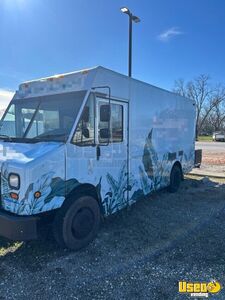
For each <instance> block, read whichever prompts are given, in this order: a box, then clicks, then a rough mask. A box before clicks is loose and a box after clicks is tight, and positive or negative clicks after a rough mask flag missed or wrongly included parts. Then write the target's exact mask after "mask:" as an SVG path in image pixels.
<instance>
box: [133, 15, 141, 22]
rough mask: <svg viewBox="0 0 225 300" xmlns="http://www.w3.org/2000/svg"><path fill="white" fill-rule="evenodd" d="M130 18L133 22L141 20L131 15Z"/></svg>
mask: <svg viewBox="0 0 225 300" xmlns="http://www.w3.org/2000/svg"><path fill="white" fill-rule="evenodd" d="M132 20H133V21H134V22H135V23H139V22H141V20H140V19H139V18H138V17H136V16H132Z"/></svg>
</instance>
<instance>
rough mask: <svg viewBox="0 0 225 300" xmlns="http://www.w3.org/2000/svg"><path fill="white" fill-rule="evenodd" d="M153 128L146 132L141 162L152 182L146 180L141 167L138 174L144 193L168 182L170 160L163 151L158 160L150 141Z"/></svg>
mask: <svg viewBox="0 0 225 300" xmlns="http://www.w3.org/2000/svg"><path fill="white" fill-rule="evenodd" d="M152 135H153V129H151V131H150V133H149V134H148V136H147V138H146V142H145V146H144V151H143V157H142V162H143V165H144V170H145V172H146V174H147V177H148V178H149V179H151V181H152V184H151V183H149V182H148V181H147V179H146V178H145V176H144V174H143V170H142V167H141V166H140V167H139V174H140V178H141V186H142V189H143V192H144V194H146V193H147V192H150V191H151V190H157V189H159V188H161V187H163V186H166V185H167V183H168V178H169V176H168V172H169V170H170V168H171V163H172V162H171V161H170V160H169V155H168V153H165V154H164V155H163V157H162V159H161V160H160V159H159V158H158V155H157V152H156V150H155V148H154V145H153V143H152Z"/></svg>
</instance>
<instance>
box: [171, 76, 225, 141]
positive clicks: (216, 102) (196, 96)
mask: <svg viewBox="0 0 225 300" xmlns="http://www.w3.org/2000/svg"><path fill="white" fill-rule="evenodd" d="M173 91H174V92H176V93H178V94H180V95H182V96H185V97H187V98H190V99H192V100H194V101H195V103H196V110H197V112H196V138H197V137H198V133H199V132H200V131H201V129H202V127H203V125H204V123H205V122H206V120H207V118H208V117H209V115H210V113H211V112H212V111H213V109H214V108H215V107H216V106H218V107H220V104H221V103H222V102H224V101H225V88H224V87H223V86H221V85H217V86H213V85H211V83H210V78H209V76H208V75H200V76H198V77H197V78H195V79H194V80H192V81H189V82H187V83H185V82H184V80H182V79H179V80H176V81H175V84H174V89H173Z"/></svg>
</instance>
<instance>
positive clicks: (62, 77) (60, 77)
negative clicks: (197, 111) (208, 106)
mask: <svg viewBox="0 0 225 300" xmlns="http://www.w3.org/2000/svg"><path fill="white" fill-rule="evenodd" d="M98 70H104V71H106V72H107V73H112V74H114V75H116V76H120V77H121V78H124V79H127V80H132V81H135V82H139V83H141V84H144V85H148V86H151V87H153V88H156V89H159V90H161V91H164V92H167V93H172V94H176V93H174V92H171V91H168V90H166V89H163V88H160V87H157V86H154V85H151V84H149V83H147V82H144V81H141V80H138V79H135V78H129V77H128V76H127V75H124V74H121V73H119V72H116V71H113V70H111V69H108V68H105V67H102V66H95V67H92V68H86V69H82V70H78V71H74V72H68V73H62V74H56V75H53V76H48V77H43V78H39V79H34V80H30V81H25V82H23V83H22V84H20V86H19V93H20V95H22V94H23V93H25V90H26V91H27V90H28V89H29V88H31V87H32V88H33V91H34V90H35V88H36V87H37V86H38V88H39V90H41V89H43V86H45V83H50V84H52V85H53V84H54V83H55V82H59V81H60V82H61V81H63V82H64V83H66V84H70V85H71V89H72V85H73V84H74V82H73V79H74V78H77V77H78V76H79V75H81V77H82V78H83V77H84V76H85V75H87V76H88V75H89V74H91V73H95V74H97V71H98ZM94 76H95V75H94ZM70 80H71V81H70ZM36 90H37V88H36ZM53 90H54V89H52V91H53ZM67 90H68V85H67V88H66V90H65V91H67ZM48 92H49V91H48ZM31 94H35V93H34V92H30V95H31ZM176 95H177V94H176ZM33 96H34V95H33ZM24 97H26V96H24ZM187 99H188V98H187ZM188 100H190V99H188Z"/></svg>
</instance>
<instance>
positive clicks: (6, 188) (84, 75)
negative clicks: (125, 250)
mask: <svg viewBox="0 0 225 300" xmlns="http://www.w3.org/2000/svg"><path fill="white" fill-rule="evenodd" d="M195 115H196V107H195V103H194V102H193V101H192V100H190V99H187V98H184V97H181V96H179V95H177V94H174V93H171V92H169V91H166V90H163V89H160V88H157V87H155V86H152V85H150V84H147V83H144V82H141V81H139V80H135V79H132V78H129V77H127V76H125V75H122V74H119V73H117V72H114V71H111V70H108V69H106V68H103V67H95V68H92V69H87V70H82V71H78V72H73V73H68V74H62V75H57V76H53V77H48V78H42V79H39V80H34V81H29V82H25V83H23V84H21V85H20V86H19V89H18V91H16V93H15V95H14V97H13V99H12V101H11V102H10V104H9V106H8V108H7V110H6V111H5V113H4V115H3V117H2V120H1V122H0V175H1V201H0V203H1V209H0V236H3V237H6V238H8V239H11V240H30V239H35V238H37V237H38V236H39V227H40V226H41V224H43V223H44V224H45V222H46V220H48V222H51V226H52V229H53V233H54V236H55V238H56V241H57V242H58V243H59V245H61V246H62V247H68V248H70V249H75V250H77V249H79V248H82V247H84V246H86V245H87V244H88V243H89V242H90V241H91V240H93V239H94V237H95V236H96V234H97V231H98V227H99V224H100V220H101V217H102V216H103V217H106V216H108V215H111V214H113V213H115V212H117V211H119V210H121V209H122V208H124V207H126V206H129V205H131V204H132V203H134V202H136V201H137V200H139V199H142V198H143V197H144V196H145V195H148V194H150V193H151V192H154V191H156V190H159V189H162V188H164V187H168V189H169V190H170V191H171V192H175V191H177V189H178V188H179V185H180V182H181V180H182V179H183V175H184V174H185V173H187V172H190V171H191V169H192V168H193V166H194V160H195ZM42 221H43V222H42Z"/></svg>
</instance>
